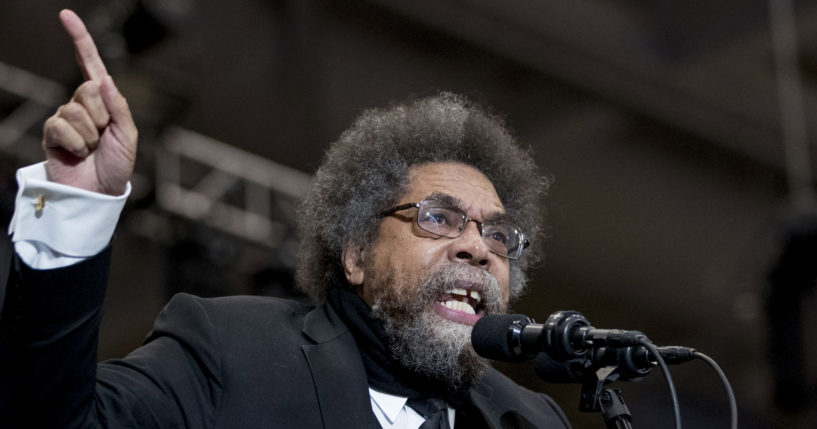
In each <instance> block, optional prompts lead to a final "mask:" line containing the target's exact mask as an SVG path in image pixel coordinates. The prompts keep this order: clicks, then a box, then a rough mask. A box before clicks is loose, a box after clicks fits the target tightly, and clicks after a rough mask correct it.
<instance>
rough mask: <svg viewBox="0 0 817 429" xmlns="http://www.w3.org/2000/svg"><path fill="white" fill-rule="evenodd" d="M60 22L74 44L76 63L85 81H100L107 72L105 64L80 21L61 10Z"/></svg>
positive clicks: (77, 17) (71, 14) (72, 14)
mask: <svg viewBox="0 0 817 429" xmlns="http://www.w3.org/2000/svg"><path fill="white" fill-rule="evenodd" d="M60 21H62V26H63V27H64V28H65V31H66V32H67V33H68V35H69V36H71V40H72V41H73V42H74V49H75V50H76V56H77V63H79V66H80V68H81V69H82V74H83V75H85V79H87V80H102V78H104V77H105V76H107V75H108V71H107V70H106V69H105V64H104V63H103V62H102V58H100V57H99V52H98V51H97V49H96V44H94V39H92V38H91V35H90V34H89V33H88V29H86V28H85V24H83V22H82V19H80V18H79V16H77V14H76V13H74V12H73V11H71V10H68V9H63V10H62V11H60Z"/></svg>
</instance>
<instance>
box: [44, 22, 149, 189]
mask: <svg viewBox="0 0 817 429" xmlns="http://www.w3.org/2000/svg"><path fill="white" fill-rule="evenodd" d="M60 20H61V21H62V25H63V27H64V28H65V31H66V32H67V33H68V35H69V36H70V37H71V39H72V40H73V42H74V48H75V51H76V57H77V63H78V64H79V66H80V68H81V69H82V73H83V75H84V76H85V79H86V80H85V82H84V83H83V84H82V85H80V86H79V87H78V88H77V90H76V92H74V96H73V97H72V98H71V100H70V101H69V102H68V103H66V104H64V105H62V106H60V107H59V108H58V109H57V113H55V114H54V115H53V116H51V117H50V118H48V119H47V120H46V121H45V125H44V127H43V148H44V149H45V154H46V160H47V161H48V162H47V163H46V171H47V173H48V178H49V179H50V180H52V181H54V182H57V183H61V184H64V185H69V186H75V187H78V188H82V189H87V190H89V191H94V192H100V193H105V194H109V195H121V194H122V193H123V192H124V190H125V187H126V184H127V182H128V180H130V177H131V173H132V172H133V164H134V161H135V159H136V141H137V138H138V131H137V129H136V125H135V124H134V122H133V117H132V115H131V113H130V109H129V108H128V103H127V101H126V100H125V97H123V96H122V94H120V93H119V90H118V89H117V88H116V86H115V85H114V83H113V79H111V77H110V76H109V75H108V71H107V70H106V69H105V64H104V63H103V62H102V58H100V57H99V52H98V51H97V49H96V45H95V44H94V40H93V39H92V38H91V35H90V34H88V30H87V29H86V28H85V24H83V23H82V20H81V19H80V18H79V17H78V16H77V15H76V14H75V13H74V12H72V11H70V10H67V9H66V10H63V11H61V12H60Z"/></svg>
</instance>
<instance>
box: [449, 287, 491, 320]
mask: <svg viewBox="0 0 817 429" xmlns="http://www.w3.org/2000/svg"><path fill="white" fill-rule="evenodd" d="M440 298H441V299H440V301H439V302H440V304H442V305H443V306H444V307H446V308H450V309H451V310H454V311H459V312H462V313H468V314H477V312H479V311H481V310H482V307H483V306H482V305H481V303H482V294H480V293H479V292H478V291H476V290H469V289H461V288H454V289H451V290H449V291H446V293H445V294H444V295H443V296H441V297H440Z"/></svg>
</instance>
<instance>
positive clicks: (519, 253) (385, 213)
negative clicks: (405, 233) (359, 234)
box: [380, 199, 530, 260]
mask: <svg viewBox="0 0 817 429" xmlns="http://www.w3.org/2000/svg"><path fill="white" fill-rule="evenodd" d="M424 202H430V203H435V202H437V203H438V201H435V200H433V199H424V200H422V201H420V202H418V203H405V204H400V205H399V206H395V207H392V208H390V209H388V210H384V211H382V212H381V213H380V217H386V216H389V215H391V214H394V213H396V212H399V211H401V210H406V209H410V208H417V209H418V210H417V216H415V218H414V221H415V223H416V224H417V227H419V228H420V229H422V230H423V231H425V232H428V233H430V234H434V235H436V236H437V237H445V238H457V237H459V236H461V235H462V233H463V232H465V229H466V227H467V225H468V222H474V223H476V224H477V230H479V235H480V237H482V239H483V240H485V232H484V231H485V230H484V229H483V228H482V222H480V221H478V220H476V219H473V218H471V217H470V216H468V215H467V214H465V212H463V211H462V209H460V208H458V207H455V206H449V207H447V208H448V209H449V210H455V211H458V212H459V213H460V214H462V217H463V218H464V219H465V220H464V221H463V223H462V227H461V228H459V229H458V231H459V233H458V234H457V235H455V236H448V235H442V234H439V233H437V232H434V231H429V230H427V229H425V228H423V227H422V225H421V224H420V210H419V208H420V206H421V205H422V203H424ZM511 226H513V227H514V228H515V229H516V230H517V231H519V234H520V235H521V238H522V245H521V246H519V250H517V252H516V255H514V256H511V255H510V254H508V255H503V254H501V253H497V252H494V251H493V250H491V248H490V246H489V247H488V250H489V251H490V252H491V253H493V254H494V255H497V256H501V257H503V258H506V259H511V260H514V259H519V257H520V256H522V252H523V251H524V250H525V249H527V248H528V247H530V240H528V239H527V238H526V237H525V233H523V232H522V231H521V229H519V228H518V227H516V226H515V225H511Z"/></svg>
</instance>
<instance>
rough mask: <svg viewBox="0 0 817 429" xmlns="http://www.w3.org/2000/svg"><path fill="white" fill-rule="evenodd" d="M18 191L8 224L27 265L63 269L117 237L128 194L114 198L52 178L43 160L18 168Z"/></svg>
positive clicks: (129, 188) (128, 192)
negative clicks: (47, 174) (47, 175)
mask: <svg viewBox="0 0 817 429" xmlns="http://www.w3.org/2000/svg"><path fill="white" fill-rule="evenodd" d="M17 184H18V186H19V189H18V191H17V197H16V199H15V202H14V216H13V217H12V218H11V223H10V224H9V230H8V232H9V234H11V235H12V241H13V242H14V247H15V250H16V251H17V254H18V255H19V256H20V258H21V259H22V260H23V262H25V263H26V264H27V265H29V266H31V267H33V268H37V269H48V268H59V267H63V266H67V265H71V264H73V263H76V262H79V261H81V260H83V259H85V258H88V257H91V256H93V255H95V254H97V253H99V252H100V251H101V250H102V249H104V248H105V246H107V245H108V243H109V242H110V241H111V238H112V237H113V232H114V229H115V228H116V222H117V220H118V219H119V215H120V213H121V212H122V209H123V208H124V207H125V201H126V200H127V197H128V195H130V191H131V185H130V183H128V185H127V187H126V189H125V192H124V194H122V195H120V196H110V195H105V194H100V193H96V192H91V191H86V190H84V189H79V188H75V187H72V186H67V185H62V184H59V183H54V182H50V181H48V178H47V177H46V171H45V162H41V163H39V164H34V165H31V166H28V167H24V168H21V169H19V170H17Z"/></svg>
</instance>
